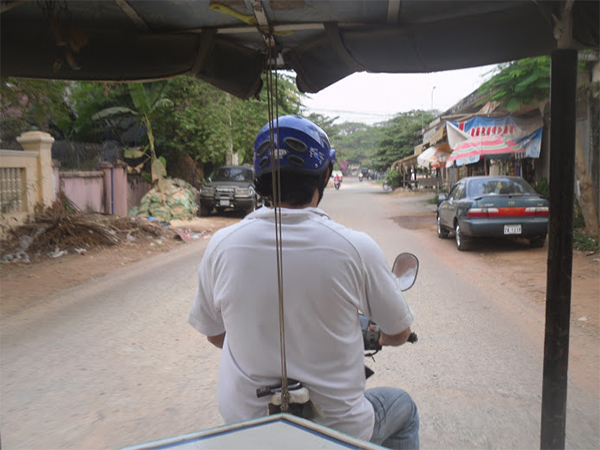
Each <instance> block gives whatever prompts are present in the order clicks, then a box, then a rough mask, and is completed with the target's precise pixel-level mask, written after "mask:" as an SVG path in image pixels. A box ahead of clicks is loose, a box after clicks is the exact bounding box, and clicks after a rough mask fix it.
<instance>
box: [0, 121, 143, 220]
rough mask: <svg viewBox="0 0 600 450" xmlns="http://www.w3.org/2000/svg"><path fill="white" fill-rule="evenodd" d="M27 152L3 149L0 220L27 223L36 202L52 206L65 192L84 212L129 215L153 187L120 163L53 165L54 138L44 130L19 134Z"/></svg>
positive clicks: (0, 179) (0, 175) (0, 157)
mask: <svg viewBox="0 0 600 450" xmlns="http://www.w3.org/2000/svg"><path fill="white" fill-rule="evenodd" d="M17 141H18V142H19V143H20V144H21V145H22V146H23V148H24V149H25V151H21V150H0V223H1V224H3V225H9V226H15V225H19V224H22V223H24V222H25V220H26V219H27V217H28V216H29V215H31V214H32V213H33V212H34V208H35V206H36V205H44V206H50V205H52V203H54V201H55V200H56V198H57V194H58V193H59V192H60V191H62V192H64V193H65V195H66V196H67V198H69V199H70V200H71V201H72V202H73V203H74V204H75V205H76V206H77V207H79V208H80V209H81V210H82V211H84V212H100V213H106V214H115V215H119V216H126V215H127V213H128V211H129V210H130V209H131V208H132V207H133V206H138V205H139V204H140V200H141V199H142V197H143V196H144V195H145V194H146V192H148V191H149V190H150V185H149V184H148V183H146V182H144V181H143V180H142V178H141V176H140V175H129V174H128V173H127V166H126V164H124V163H122V162H117V163H103V164H102V167H101V170H99V171H90V172H61V171H60V164H53V162H52V159H51V148H52V143H53V142H54V138H52V137H51V136H50V135H49V134H48V133H43V132H40V131H32V132H27V133H24V134H23V135H21V136H20V137H19V138H17Z"/></svg>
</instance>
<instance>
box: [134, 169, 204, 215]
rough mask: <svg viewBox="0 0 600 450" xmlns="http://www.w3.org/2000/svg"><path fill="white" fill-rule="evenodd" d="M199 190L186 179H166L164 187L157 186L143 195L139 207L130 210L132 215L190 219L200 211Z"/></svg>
mask: <svg viewBox="0 0 600 450" xmlns="http://www.w3.org/2000/svg"><path fill="white" fill-rule="evenodd" d="M197 198H198V190H197V189H196V188H194V187H193V186H192V185H191V184H189V183H187V182H186V181H183V180H180V179H177V178H173V179H167V180H165V185H164V186H163V187H162V189H159V188H158V187H155V188H153V189H151V190H150V191H148V193H146V195H144V197H142V200H141V204H140V206H139V207H135V208H132V209H131V210H130V211H129V215H130V216H137V217H155V218H157V219H158V220H162V221H164V222H169V221H171V220H190V219H192V218H194V217H195V216H196V214H197V211H198V204H197V203H196V199H197Z"/></svg>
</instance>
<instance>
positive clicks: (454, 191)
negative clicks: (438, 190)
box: [448, 184, 458, 200]
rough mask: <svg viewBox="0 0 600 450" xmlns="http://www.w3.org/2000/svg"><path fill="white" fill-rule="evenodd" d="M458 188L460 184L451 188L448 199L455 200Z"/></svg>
mask: <svg viewBox="0 0 600 450" xmlns="http://www.w3.org/2000/svg"><path fill="white" fill-rule="evenodd" d="M457 190H458V184H455V185H454V187H453V188H452V189H450V192H449V193H448V200H454V197H455V196H456V191H457Z"/></svg>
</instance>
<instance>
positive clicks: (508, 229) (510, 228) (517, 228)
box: [504, 225, 521, 234]
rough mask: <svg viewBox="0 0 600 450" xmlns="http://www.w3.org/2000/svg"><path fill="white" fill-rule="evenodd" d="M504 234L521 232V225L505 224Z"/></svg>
mask: <svg viewBox="0 0 600 450" xmlns="http://www.w3.org/2000/svg"><path fill="white" fill-rule="evenodd" d="M504 234H521V225H504Z"/></svg>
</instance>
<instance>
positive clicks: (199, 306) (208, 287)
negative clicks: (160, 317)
mask: <svg viewBox="0 0 600 450" xmlns="http://www.w3.org/2000/svg"><path fill="white" fill-rule="evenodd" d="M211 272H212V271H211V262H210V254H209V252H208V251H207V252H206V253H205V254H204V257H203V258H202V261H201V263H200V268H199V270H198V287H197V289H196V295H195V296H194V302H193V303H192V308H191V309H190V312H189V314H188V322H189V323H190V325H192V326H193V327H194V328H195V329H196V330H198V331H199V332H200V333H202V334H204V335H205V336H217V335H219V334H221V333H224V332H225V326H224V324H223V317H222V316H221V311H220V310H218V309H217V308H216V306H215V301H214V295H213V289H212V273H211Z"/></svg>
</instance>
